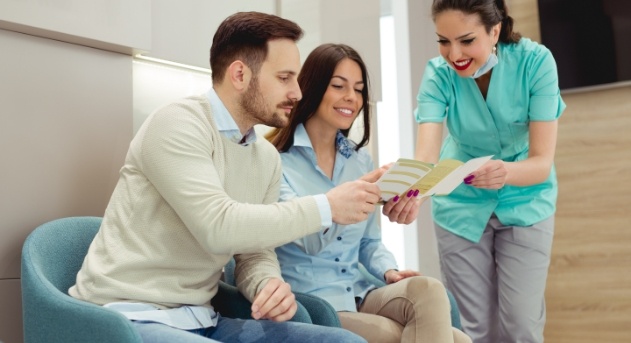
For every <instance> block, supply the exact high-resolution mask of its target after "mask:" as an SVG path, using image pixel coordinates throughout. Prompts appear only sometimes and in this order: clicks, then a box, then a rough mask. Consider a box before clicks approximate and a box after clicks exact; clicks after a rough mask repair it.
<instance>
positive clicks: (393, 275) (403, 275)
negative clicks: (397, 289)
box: [383, 269, 421, 285]
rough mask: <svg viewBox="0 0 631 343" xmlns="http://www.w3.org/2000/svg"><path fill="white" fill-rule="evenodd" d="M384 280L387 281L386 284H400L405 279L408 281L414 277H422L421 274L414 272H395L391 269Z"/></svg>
mask: <svg viewBox="0 0 631 343" xmlns="http://www.w3.org/2000/svg"><path fill="white" fill-rule="evenodd" d="M383 276H384V279H386V284H388V285H389V284H391V283H395V282H399V281H401V280H403V279H407V278H409V277H413V276H421V273H419V272H417V271H414V270H400V271H399V270H395V269H390V270H388V271H387V272H386V273H385V274H384V275H383Z"/></svg>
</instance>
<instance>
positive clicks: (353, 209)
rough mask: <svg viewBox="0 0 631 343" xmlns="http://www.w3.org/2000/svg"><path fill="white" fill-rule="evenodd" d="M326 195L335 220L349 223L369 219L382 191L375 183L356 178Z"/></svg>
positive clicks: (338, 222)
mask: <svg viewBox="0 0 631 343" xmlns="http://www.w3.org/2000/svg"><path fill="white" fill-rule="evenodd" d="M325 195H326V197H327V199H328V200H329V205H330V206H331V215H332V217H333V222H334V223H337V224H342V225H347V224H354V223H359V222H361V221H364V220H366V219H368V215H369V214H370V213H372V212H373V211H374V210H375V204H376V203H377V202H378V201H379V198H380V191H379V187H377V185H376V184H374V183H370V182H367V181H365V180H356V181H350V182H345V183H343V184H341V185H339V186H337V187H335V188H333V189H331V190H330V191H328V192H327V193H326V194H325Z"/></svg>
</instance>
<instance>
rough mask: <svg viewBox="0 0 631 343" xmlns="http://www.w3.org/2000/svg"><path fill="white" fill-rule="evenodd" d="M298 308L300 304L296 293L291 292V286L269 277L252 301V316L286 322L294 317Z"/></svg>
mask: <svg viewBox="0 0 631 343" xmlns="http://www.w3.org/2000/svg"><path fill="white" fill-rule="evenodd" d="M296 310H298V305H297V304H296V297H295V296H294V293H292V292H291V286H289V284H288V283H286V282H284V281H283V280H280V279H277V278H271V279H269V280H268V281H267V284H266V285H265V287H263V289H262V290H261V291H260V292H259V294H257V295H256V297H254V302H252V318H254V319H270V320H273V321H275V322H284V321H287V320H289V319H291V318H293V316H294V314H296Z"/></svg>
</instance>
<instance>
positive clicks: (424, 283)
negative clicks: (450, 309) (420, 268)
mask: <svg viewBox="0 0 631 343" xmlns="http://www.w3.org/2000/svg"><path fill="white" fill-rule="evenodd" d="M402 281H407V285H406V289H407V293H408V295H409V296H423V297H432V298H435V299H444V300H445V301H448V299H447V290H446V289H445V286H444V285H443V283H442V282H440V281H439V280H437V279H435V278H432V277H428V276H415V277H411V278H407V279H405V280H402ZM402 281H399V282H402Z"/></svg>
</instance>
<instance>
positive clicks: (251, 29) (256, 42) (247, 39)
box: [210, 12, 303, 84]
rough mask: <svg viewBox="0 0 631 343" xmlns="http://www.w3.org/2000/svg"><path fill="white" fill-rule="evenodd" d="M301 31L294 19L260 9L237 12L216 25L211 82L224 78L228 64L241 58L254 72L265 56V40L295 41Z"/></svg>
mask: <svg viewBox="0 0 631 343" xmlns="http://www.w3.org/2000/svg"><path fill="white" fill-rule="evenodd" d="M302 35H303V32H302V29H301V28H300V26H298V25H297V24H296V23H294V22H292V21H289V20H287V19H283V18H281V17H278V16H275V15H272V14H266V13H260V12H238V13H235V14H233V15H231V16H229V17H228V18H226V19H225V20H224V21H223V22H222V23H221V24H220V25H219V28H217V32H216V33H215V36H214V37H213V44H212V46H211V47H210V69H211V71H212V80H213V83H215V84H219V83H221V81H222V80H223V78H224V76H225V73H226V69H227V68H228V66H229V65H230V64H231V63H232V62H234V61H236V60H240V61H242V62H243V63H244V64H245V65H247V66H248V68H250V69H251V70H252V73H253V74H254V75H257V74H258V72H259V70H260V68H261V65H262V64H263V61H265V59H266V58H267V51H268V50H267V42H268V41H270V40H274V39H290V40H292V41H294V42H296V41H298V40H299V39H300V38H301V37H302Z"/></svg>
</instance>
